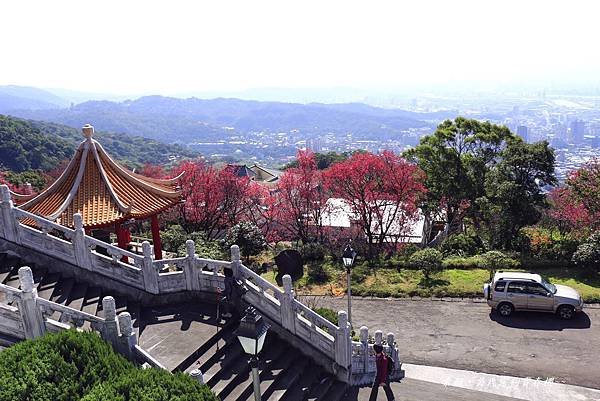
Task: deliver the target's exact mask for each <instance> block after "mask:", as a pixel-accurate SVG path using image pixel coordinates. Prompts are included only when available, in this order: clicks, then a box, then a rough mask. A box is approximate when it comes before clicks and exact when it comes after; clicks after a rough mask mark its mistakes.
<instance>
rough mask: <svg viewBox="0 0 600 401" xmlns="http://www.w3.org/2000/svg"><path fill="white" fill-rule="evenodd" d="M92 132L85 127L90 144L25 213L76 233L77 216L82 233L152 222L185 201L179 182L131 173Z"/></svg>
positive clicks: (81, 147)
mask: <svg viewBox="0 0 600 401" xmlns="http://www.w3.org/2000/svg"><path fill="white" fill-rule="evenodd" d="M93 132H94V128H93V127H92V126H90V125H86V126H84V127H83V134H84V136H85V137H86V140H85V141H83V142H82V143H81V145H79V148H78V149H77V152H76V153H75V156H74V157H73V159H72V160H71V162H70V163H69V165H68V166H67V168H66V169H65V171H64V172H63V173H62V175H61V176H60V177H59V178H58V179H57V180H56V181H55V182H54V183H53V184H52V185H51V186H50V187H49V188H48V189H46V190H45V191H44V192H42V193H40V194H39V195H37V196H36V197H34V198H33V199H31V200H28V201H26V202H25V203H23V204H21V205H20V206H19V207H20V208H21V209H24V210H27V211H29V212H31V213H35V214H38V215H41V216H44V217H46V218H48V219H50V220H53V221H56V222H57V223H59V224H62V225H64V226H68V227H73V214H75V213H81V215H82V217H83V226H84V227H86V228H97V227H102V226H108V225H112V224H115V223H118V222H120V221H124V220H128V219H131V218H135V219H144V218H148V217H150V216H152V215H155V214H157V213H160V212H161V211H163V210H166V209H168V208H170V207H172V206H174V205H176V204H177V203H179V202H180V201H181V191H180V190H179V189H178V188H177V178H173V179H170V180H161V179H155V178H148V177H144V176H142V175H139V174H135V173H133V172H131V171H129V170H127V169H126V168H124V167H122V166H120V165H119V164H117V163H116V162H115V161H114V160H112V159H111V157H110V156H109V155H108V154H107V153H106V151H105V150H104V149H103V148H102V146H101V145H100V144H99V143H98V142H96V141H95V140H93V139H92V135H93ZM19 200H21V199H15V201H17V202H18V203H21V202H19ZM22 200H26V199H22Z"/></svg>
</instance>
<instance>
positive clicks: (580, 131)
mask: <svg viewBox="0 0 600 401" xmlns="http://www.w3.org/2000/svg"><path fill="white" fill-rule="evenodd" d="M584 133H585V123H584V122H583V121H581V120H574V121H571V140H572V141H573V143H583V135H584Z"/></svg>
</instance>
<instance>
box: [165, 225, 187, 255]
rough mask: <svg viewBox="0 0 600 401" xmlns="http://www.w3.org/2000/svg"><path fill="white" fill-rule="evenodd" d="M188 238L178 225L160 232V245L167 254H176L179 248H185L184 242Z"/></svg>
mask: <svg viewBox="0 0 600 401" xmlns="http://www.w3.org/2000/svg"><path fill="white" fill-rule="evenodd" d="M188 238H190V236H189V235H188V233H186V232H185V230H184V229H183V227H181V226H180V225H179V224H174V225H172V226H169V227H168V228H167V229H166V230H163V231H161V232H160V240H161V244H162V246H163V248H164V249H165V250H166V251H169V252H178V249H179V248H181V247H182V246H185V241H186V240H187V239H188Z"/></svg>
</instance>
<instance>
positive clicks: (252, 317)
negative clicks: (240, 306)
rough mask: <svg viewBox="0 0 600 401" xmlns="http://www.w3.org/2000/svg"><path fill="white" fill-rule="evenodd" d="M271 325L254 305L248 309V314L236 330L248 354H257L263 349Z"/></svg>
mask: <svg viewBox="0 0 600 401" xmlns="http://www.w3.org/2000/svg"><path fill="white" fill-rule="evenodd" d="M269 327H271V326H270V325H269V324H268V323H267V322H265V321H264V319H263V317H262V316H261V315H259V314H258V313H256V309H254V308H253V307H252V306H249V307H248V308H247V309H246V315H244V317H243V318H242V320H241V321H240V326H239V327H238V329H237V330H236V332H235V335H236V336H237V338H238V340H239V341H240V344H241V345H242V348H243V349H244V352H245V353H246V354H248V355H252V356H256V355H258V354H259V353H260V351H262V348H263V345H264V343H265V337H266V336H267V330H269Z"/></svg>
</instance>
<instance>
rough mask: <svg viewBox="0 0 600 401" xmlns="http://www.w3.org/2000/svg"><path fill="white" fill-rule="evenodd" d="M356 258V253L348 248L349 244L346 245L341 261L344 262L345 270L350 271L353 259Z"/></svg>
mask: <svg viewBox="0 0 600 401" xmlns="http://www.w3.org/2000/svg"><path fill="white" fill-rule="evenodd" d="M355 257H356V252H354V249H352V247H351V246H350V244H348V245H346V248H345V249H344V253H343V254H342V261H343V262H344V266H345V267H346V269H350V268H351V267H352V265H353V264H354V258H355Z"/></svg>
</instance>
